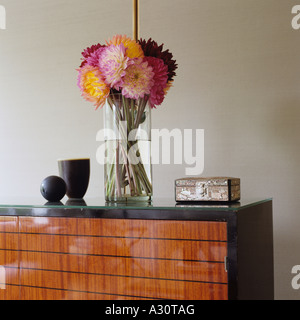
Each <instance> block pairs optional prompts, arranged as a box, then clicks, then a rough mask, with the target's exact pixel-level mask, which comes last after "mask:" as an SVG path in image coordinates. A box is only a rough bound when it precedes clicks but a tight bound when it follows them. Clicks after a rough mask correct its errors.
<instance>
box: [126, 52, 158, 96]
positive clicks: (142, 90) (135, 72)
mask: <svg viewBox="0 0 300 320" xmlns="http://www.w3.org/2000/svg"><path fill="white" fill-rule="evenodd" d="M133 60H134V63H133V64H131V65H130V66H129V67H128V68H127V70H126V74H125V77H124V82H123V86H122V94H123V95H124V96H125V97H126V98H131V99H138V98H144V96H145V95H147V94H150V91H151V88H152V86H153V84H154V82H153V76H154V73H153V69H152V67H151V66H149V65H148V62H147V61H143V59H142V58H137V59H133Z"/></svg>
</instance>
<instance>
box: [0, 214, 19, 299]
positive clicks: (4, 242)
mask: <svg viewBox="0 0 300 320" xmlns="http://www.w3.org/2000/svg"><path fill="white" fill-rule="evenodd" d="M18 228H19V227H18V218H17V217H0V300H18V299H19V298H20V295H19V271H18V248H19V247H18Z"/></svg>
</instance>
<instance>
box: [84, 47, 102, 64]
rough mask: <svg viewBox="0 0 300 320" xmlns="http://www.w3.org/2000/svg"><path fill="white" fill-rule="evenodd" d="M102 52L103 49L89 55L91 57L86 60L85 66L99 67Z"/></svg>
mask: <svg viewBox="0 0 300 320" xmlns="http://www.w3.org/2000/svg"><path fill="white" fill-rule="evenodd" d="M103 50H105V47H101V48H99V49H97V50H96V51H94V52H93V53H91V55H90V56H89V57H88V58H87V59H86V62H87V64H88V65H90V66H92V67H99V59H100V56H101V53H102V52H103Z"/></svg>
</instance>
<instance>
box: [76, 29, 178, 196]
mask: <svg viewBox="0 0 300 320" xmlns="http://www.w3.org/2000/svg"><path fill="white" fill-rule="evenodd" d="M82 56H83V58H82V63H81V65H80V67H79V69H78V87H79V88H80V90H81V94H82V96H83V98H84V99H86V100H87V101H90V102H92V103H93V104H94V105H95V107H96V109H97V108H99V107H103V106H104V105H105V108H106V110H105V115H106V128H109V129H111V130H115V131H116V132H117V134H115V135H114V137H113V138H112V139H108V140H109V143H108V145H107V150H106V151H107V162H106V166H105V193H106V200H107V201H124V200H125V201H128V200H130V199H151V195H152V181H151V164H150V163H151V161H150V152H149V148H150V144H149V142H150V132H149V129H150V127H151V123H150V110H151V109H153V108H156V106H159V105H161V103H162V102H163V100H164V97H165V96H166V94H167V92H168V90H169V88H170V87H171V86H172V83H173V78H174V76H175V75H176V74H175V70H176V69H177V64H176V61H175V60H173V55H172V54H171V53H170V52H169V50H165V51H164V50H163V45H160V46H159V45H158V44H157V43H156V42H155V41H153V40H152V39H149V40H148V41H145V40H142V39H141V40H139V41H135V40H132V39H130V38H129V37H127V36H125V35H123V36H121V35H116V36H114V37H113V38H112V39H111V40H109V41H106V44H105V45H102V44H97V45H93V46H91V47H89V48H87V49H85V50H84V51H83V52H82ZM141 132H146V133H147V134H146V135H143V134H141ZM141 136H142V138H141ZM145 136H146V137H145ZM145 141H146V142H148V144H147V145H148V146H149V147H146V146H145V143H144V142H145ZM146 149H147V152H146V153H145V150H146ZM143 154H144V155H143ZM147 159H148V160H149V161H147ZM147 162H149V163H147ZM146 165H148V167H146Z"/></svg>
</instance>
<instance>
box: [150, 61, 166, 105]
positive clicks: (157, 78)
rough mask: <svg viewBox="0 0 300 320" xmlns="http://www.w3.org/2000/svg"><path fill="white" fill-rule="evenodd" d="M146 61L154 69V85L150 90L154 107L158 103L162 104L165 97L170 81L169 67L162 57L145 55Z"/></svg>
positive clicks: (151, 102)
mask: <svg viewBox="0 0 300 320" xmlns="http://www.w3.org/2000/svg"><path fill="white" fill-rule="evenodd" d="M144 61H147V62H148V65H149V66H151V67H152V69H153V73H154V76H153V86H152V88H151V90H150V99H149V102H150V106H151V108H154V107H155V106H156V105H160V104H161V103H162V102H163V100H164V97H165V92H164V89H165V88H166V86H167V81H168V67H167V66H166V65H165V64H164V62H163V60H162V59H158V58H154V57H145V58H144Z"/></svg>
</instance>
